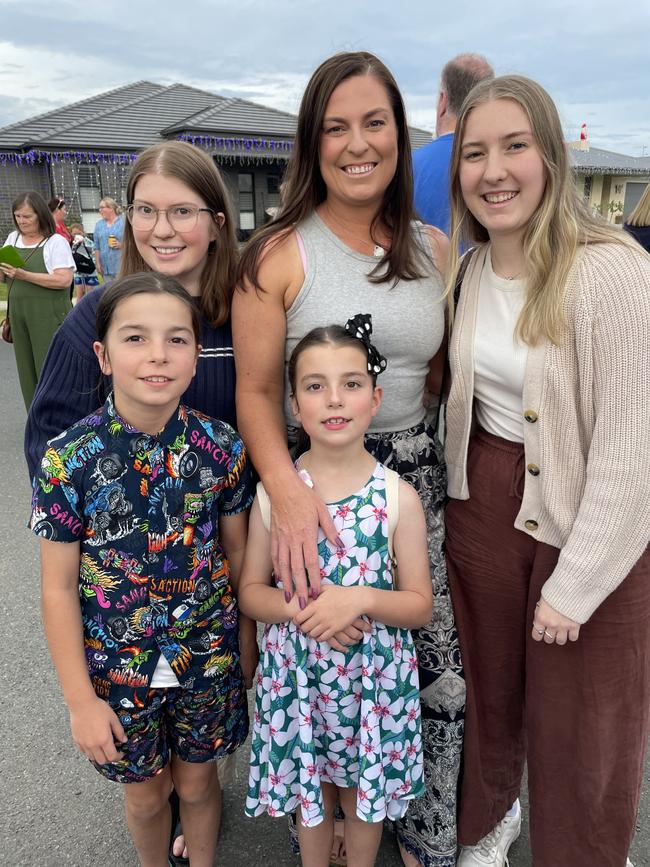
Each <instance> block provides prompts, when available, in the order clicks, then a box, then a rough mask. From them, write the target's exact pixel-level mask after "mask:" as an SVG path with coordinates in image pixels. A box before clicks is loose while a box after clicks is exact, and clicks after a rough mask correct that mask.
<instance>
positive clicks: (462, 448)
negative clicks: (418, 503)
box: [445, 243, 650, 623]
mask: <svg viewBox="0 0 650 867" xmlns="http://www.w3.org/2000/svg"><path fill="white" fill-rule="evenodd" d="M488 249H489V245H487V244H486V245H483V246H482V247H479V248H478V249H477V250H476V251H475V252H474V254H473V255H472V258H471V261H470V264H469V266H468V268H467V273H466V274H465V277H464V280H463V285H462V290H461V295H460V301H459V305H458V310H457V314H456V320H455V322H454V330H453V334H452V337H451V344H450V363H451V372H452V386H451V392H450V395H449V402H448V404H447V434H446V444H445V456H446V460H447V471H448V476H449V496H450V497H455V498H457V499H461V500H466V499H468V498H469V496H470V493H471V492H470V490H469V487H468V484H467V447H468V443H469V438H470V433H471V430H472V401H473V392H474V359H473V353H474V331H475V323H476V311H477V307H478V288H479V281H480V277H481V272H482V270H483V265H484V263H485V258H486V255H487V253H488ZM564 312H565V317H566V324H567V334H566V339H565V340H564V341H563V342H562V345H561V346H555V345H552V344H550V343H544V344H542V345H540V346H537V347H531V348H530V349H529V352H528V360H527V363H526V373H525V379H524V391H523V406H524V419H525V421H524V452H525V462H526V466H527V468H528V467H529V466H530V465H533V466H532V469H533V472H534V471H535V470H536V469H537V468H539V473H538V474H536V475H533V474H531V472H530V470H528V471H527V472H525V484H524V495H523V500H522V504H521V509H520V511H519V514H518V515H517V518H516V520H515V523H514V526H515V527H516V528H517V529H518V530H521V531H522V532H524V533H527V534H528V535H530V536H532V537H533V538H535V539H539V540H540V541H542V542H546V543H547V544H549V545H553V546H555V547H557V548H561V553H560V557H559V560H558V563H557V566H556V568H555V570H554V571H553V573H552V575H551V576H550V578H549V579H548V580H547V581H546V583H545V584H544V586H543V588H542V596H543V598H544V599H545V600H546V601H547V602H548V603H549V605H551V606H552V607H553V608H555V609H556V610H557V611H559V612H560V613H561V614H564V615H565V616H566V617H570V618H571V619H573V620H576V621H577V622H578V623H584V622H585V621H587V620H588V619H589V617H591V615H592V614H593V612H594V611H595V610H596V608H598V606H599V605H600V603H601V602H602V601H603V600H604V599H606V597H607V596H608V595H609V594H610V593H611V592H612V591H613V590H615V589H616V587H618V585H619V584H620V583H621V581H622V580H623V579H624V578H625V576H626V575H627V574H628V572H629V571H630V569H631V568H632V566H633V565H634V564H635V562H636V561H637V560H638V559H639V557H640V556H641V555H642V553H643V552H644V550H645V548H646V545H647V544H648V539H649V536H650V257H648V256H646V255H645V254H644V253H643V252H642V251H641V250H639V252H638V253H636V252H635V251H633V250H630V249H629V247H625V246H623V245H622V244H616V243H607V244H590V245H588V246H586V247H584V248H582V250H581V251H580V253H579V255H578V256H577V258H576V262H575V264H574V266H573V268H572V270H571V272H570V275H569V278H568V280H567V287H566V294H565V302H564Z"/></svg>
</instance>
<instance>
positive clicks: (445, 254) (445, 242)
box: [424, 225, 450, 279]
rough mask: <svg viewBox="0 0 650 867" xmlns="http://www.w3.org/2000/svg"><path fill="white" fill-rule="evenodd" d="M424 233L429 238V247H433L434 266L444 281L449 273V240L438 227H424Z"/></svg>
mask: <svg viewBox="0 0 650 867" xmlns="http://www.w3.org/2000/svg"><path fill="white" fill-rule="evenodd" d="M424 231H425V232H426V235H427V238H428V239H429V245H430V246H431V258H432V259H433V264H434V265H435V266H436V268H437V269H438V271H439V272H440V274H441V276H442V277H443V279H444V277H445V274H446V271H447V260H448V259H449V247H450V243H449V238H448V237H447V235H445V233H444V232H442V231H441V230H440V229H438V228H437V227H436V226H428V225H427V226H425V227H424Z"/></svg>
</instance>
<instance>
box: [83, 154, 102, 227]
mask: <svg viewBox="0 0 650 867" xmlns="http://www.w3.org/2000/svg"><path fill="white" fill-rule="evenodd" d="M101 198H102V194H101V190H100V187H99V169H98V167H97V166H79V205H80V207H81V222H82V223H83V227H84V229H85V230H86V231H87V232H93V231H94V229H95V223H96V222H97V220H98V219H99V216H98V214H97V209H98V208H99V203H100V201H101Z"/></svg>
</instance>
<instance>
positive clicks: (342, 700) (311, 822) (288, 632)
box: [246, 463, 424, 827]
mask: <svg viewBox="0 0 650 867" xmlns="http://www.w3.org/2000/svg"><path fill="white" fill-rule="evenodd" d="M328 508H329V511H330V514H331V515H332V518H333V520H334V523H335V525H336V528H337V531H338V534H339V537H340V538H341V540H342V541H343V546H344V547H343V548H339V549H337V548H336V547H334V546H333V545H331V544H330V543H329V542H328V541H327V539H326V538H325V537H324V536H323V534H322V531H321V532H320V535H319V542H318V554H319V560H320V568H321V581H322V583H323V584H338V585H341V586H343V587H351V586H358V585H369V586H372V587H376V588H378V589H382V590H387V589H388V590H390V589H391V588H392V586H393V581H392V563H391V558H390V555H389V552H388V538H387V534H388V522H387V510H386V493H385V475H384V467H383V465H382V464H380V463H377V464H376V466H375V469H374V471H373V474H372V476H371V478H370V480H369V481H368V482H367V483H366V484H365V485H364V487H363V488H362V489H361V490H360V491H358V492H357V493H356V494H353V495H352V496H350V497H346V498H345V499H344V500H341V501H339V502H338V503H330V504H328ZM369 622H370V623H371V624H372V627H373V628H372V632H369V633H364V636H363V639H362V640H361V641H359V643H358V644H356V645H353V646H352V647H350V648H349V650H348V651H347V652H346V653H341V652H338V651H335V650H333V649H332V648H331V647H330V646H329V644H327V643H326V642H319V641H315V640H313V639H311V638H309V637H308V636H306V635H304V634H303V633H302V632H301V631H300V630H299V629H298V628H297V627H296V626H295V625H294V624H293V623H291V622H289V623H277V624H268V625H267V627H266V629H265V631H264V638H263V641H262V649H261V655H260V663H259V666H258V669H257V678H256V703H255V716H254V722H253V736H252V745H251V761H250V773H249V787H248V796H247V798H246V814H247V815H248V816H259V815H261V814H262V813H264V812H268V813H269V815H271V816H283V815H286V814H289V813H293V812H294V811H295V810H296V808H297V807H300V809H301V814H302V821H303V823H304V824H305V825H306V826H308V827H313V826H315V825H318V824H319V823H320V822H322V821H323V799H322V795H321V788H320V783H321V781H323V782H328V783H334V784H335V785H336V786H339V787H340V788H351V787H356V788H357V815H358V816H359V818H361V819H364V820H365V821H367V822H381V821H382V820H383V819H384V818H385V817H388V818H390V819H400V818H402V817H403V816H404V814H405V812H406V809H407V807H408V803H409V801H410V800H411V799H413V798H416V797H419V796H421V795H422V794H423V793H424V779H423V759H422V739H421V725H420V696H419V685H418V666H417V658H416V655H415V648H414V646H413V639H412V638H411V633H410V632H409V630H408V629H400V628H397V627H392V626H384V625H383V624H381V623H377V622H375V621H373V620H369Z"/></svg>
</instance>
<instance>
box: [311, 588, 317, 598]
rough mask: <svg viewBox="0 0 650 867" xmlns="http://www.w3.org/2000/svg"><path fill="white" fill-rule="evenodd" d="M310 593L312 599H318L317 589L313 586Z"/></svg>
mask: <svg viewBox="0 0 650 867" xmlns="http://www.w3.org/2000/svg"><path fill="white" fill-rule="evenodd" d="M310 593H311V598H312V599H318V590H317V589H316V588H315V587H312V588H311V590H310Z"/></svg>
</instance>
